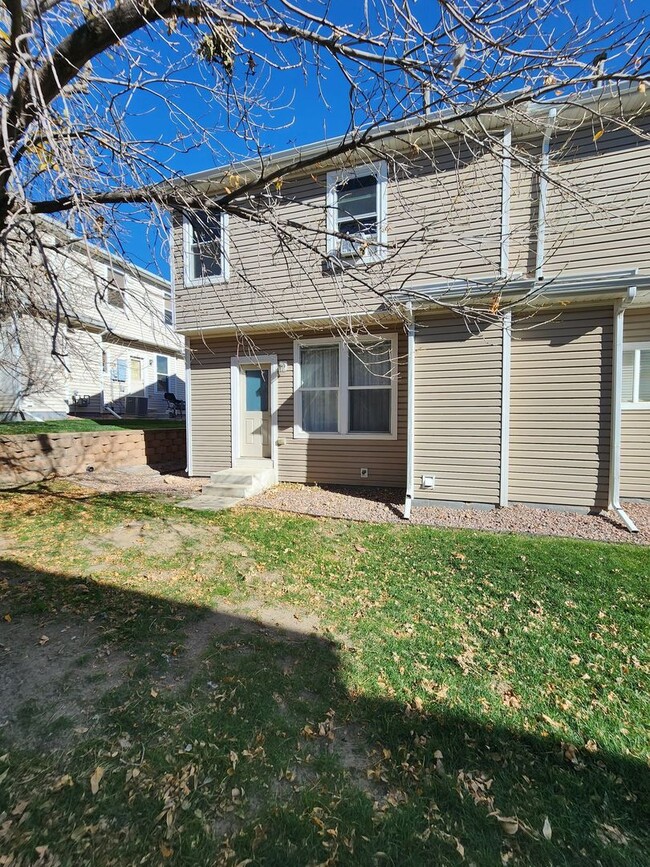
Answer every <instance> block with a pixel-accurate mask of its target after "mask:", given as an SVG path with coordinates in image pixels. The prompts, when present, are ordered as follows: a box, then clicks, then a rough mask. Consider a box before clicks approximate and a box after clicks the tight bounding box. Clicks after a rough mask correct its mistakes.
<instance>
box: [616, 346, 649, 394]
mask: <svg viewBox="0 0 650 867" xmlns="http://www.w3.org/2000/svg"><path fill="white" fill-rule="evenodd" d="M622 402H623V408H624V409H650V343H626V344H624V345H623V395H622Z"/></svg>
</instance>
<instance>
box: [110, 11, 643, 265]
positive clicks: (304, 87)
mask: <svg viewBox="0 0 650 867" xmlns="http://www.w3.org/2000/svg"><path fill="white" fill-rule="evenodd" d="M558 5H559V4H558ZM568 6H569V8H570V10H571V12H572V14H573V15H574V16H575V17H578V18H582V19H583V20H584V19H586V18H588V17H589V16H590V15H591V14H592V3H591V2H590V0H569V3H568ZM330 8H331V11H330V17H331V18H333V19H335V20H337V21H340V22H342V23H346V24H350V25H358V24H359V23H360V22H361V21H362V18H363V9H364V0H335V2H334V3H333V4H332V6H331V7H330ZM556 8H557V7H556ZM594 8H596V9H597V10H598V12H599V13H600V14H601V15H602V16H604V17H608V16H610V15H612V14H613V15H615V16H616V17H617V18H622V17H623V16H625V10H624V8H623V6H622V4H621V3H620V2H606V3H602V2H601V3H598V2H597V0H594ZM413 9H414V10H415V12H416V14H417V15H418V16H419V17H420V20H426V19H427V18H428V19H429V21H430V22H431V24H432V25H433V22H434V17H435V15H436V14H437V12H436V9H437V4H435V3H434V2H433V0H416V2H415V3H414V4H413ZM627 9H628V13H629V15H630V16H631V17H639V16H641V15H643V14H647V13H648V12H649V11H650V10H649V5H648V0H628V5H627ZM556 23H557V22H556ZM549 26H550V24H549ZM145 38H148V37H145ZM258 40H259V37H258ZM602 47H604V48H607V47H608V46H607V45H604V46H602ZM289 59H290V60H291V59H295V55H291V54H289ZM197 63H198V62H197ZM181 65H182V66H183V67H184V68H183V69H180V70H179V72H178V76H177V77H178V78H181V77H186V78H187V79H189V80H191V81H194V82H199V81H201V80H202V78H203V77H204V76H205V74H206V68H205V64H203V67H202V68H201V67H199V66H198V65H197V64H195V63H194V62H193V60H192V59H191V58H188V57H187V55H185V58H184V59H183V61H182V63H181ZM208 74H209V71H208ZM243 80H244V79H243V78H242V77H241V74H240V77H239V83H240V84H241V82H242V81H243ZM248 83H249V84H250V83H252V84H253V85H254V86H257V87H258V88H259V90H260V93H262V94H264V95H265V97H267V98H269V99H271V100H272V101H273V102H274V103H275V104H277V105H278V110H277V111H276V112H275V113H274V114H273V116H272V117H271V119H270V122H269V124H268V128H267V129H265V130H264V131H262V132H260V139H259V141H260V144H261V146H262V147H263V149H264V150H265V151H266V152H269V151H272V150H279V149H283V148H287V147H292V146H294V145H300V144H304V143H307V142H310V141H314V140H317V139H321V138H324V137H326V136H333V135H339V134H342V133H344V132H345V130H346V128H347V127H348V125H349V123H350V112H349V109H348V85H347V83H346V81H345V79H344V77H343V76H342V75H341V73H340V72H338V71H335V70H333V69H330V70H326V69H322V70H320V72H319V74H315V70H314V68H313V66H309V65H308V66H307V67H305V68H300V69H292V70H289V71H283V72H279V71H278V72H273V73H270V74H267V72H266V71H265V70H264V69H263V68H262V67H259V66H258V69H257V71H256V73H255V78H254V80H253V79H249V80H248ZM217 86H219V85H217ZM206 94H207V95H206ZM177 104H178V105H179V106H180V107H181V108H182V110H184V111H186V112H187V113H188V114H189V115H191V116H192V117H194V118H197V119H200V121H201V123H202V124H203V125H204V126H205V127H206V128H208V129H210V130H211V131H212V132H213V133H214V136H215V144H213V146H212V147H207V146H197V147H195V148H194V149H192V150H191V151H189V152H185V153H179V154H172V153H171V152H170V151H169V150H168V149H167V148H163V147H160V146H159V147H156V146H155V145H154V144H152V145H151V152H152V153H156V154H158V155H159V157H160V159H161V161H163V162H164V163H165V165H166V167H167V169H168V170H169V171H170V173H171V172H182V173H191V172H196V171H200V170H203V169H206V168H209V167H211V166H213V165H217V164H221V163H224V162H227V161H228V154H230V153H232V154H233V155H236V156H238V157H245V156H250V155H252V153H254V151H251V150H249V151H248V152H247V148H246V144H245V143H244V142H243V141H242V139H241V137H240V136H238V135H236V134H235V133H233V132H231V131H229V129H228V127H229V114H228V112H227V111H225V110H224V108H223V107H222V106H221V105H220V104H219V102H218V101H216V100H214V99H211V98H210V90H209V88H208V89H207V90H204V91H203V92H202V93H199V92H198V91H196V90H194V91H193V90H192V89H191V88H179V89H178V91H177ZM134 108H135V114H136V116H135V117H133V119H132V122H131V126H132V131H133V134H134V135H135V136H136V137H138V138H150V139H151V140H152V142H154V141H156V140H157V141H159V142H165V141H170V140H171V139H172V138H173V136H174V133H175V131H176V129H177V128H178V119H174V118H173V117H171V116H170V112H169V111H168V110H167V109H166V108H165V107H164V106H163V105H161V103H160V102H159V101H158V100H156V99H155V98H152V97H144V96H143V97H140V98H139V99H138V100H137V101H136V102H135V103H134ZM233 116H234V115H233V114H231V115H230V118H232V117H233ZM263 116H264V113H263V112H260V117H263ZM219 146H221V147H219ZM124 216H125V217H126V219H123V220H121V221H120V225H121V226H122V230H121V237H120V244H121V247H122V250H123V252H124V254H125V255H126V256H127V258H130V259H131V260H132V261H133V262H134V263H135V264H138V265H140V266H142V267H146V268H150V269H151V270H154V271H157V272H159V273H162V274H163V275H164V276H169V267H168V262H167V251H166V249H165V246H166V245H165V243H164V238H162V237H161V235H160V233H158V232H154V231H152V230H151V228H149V229H148V230H147V229H145V225H146V217H145V216H144V215H142V214H139V213H138V211H137V210H136V209H130V213H128V217H127V214H126V213H125V214H124Z"/></svg>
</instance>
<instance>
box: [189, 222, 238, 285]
mask: <svg viewBox="0 0 650 867" xmlns="http://www.w3.org/2000/svg"><path fill="white" fill-rule="evenodd" d="M226 217H227V215H226V214H225V213H223V212H222V211H192V212H191V213H189V214H186V215H185V217H184V221H183V240H184V245H183V246H184V259H185V283H186V285H189V286H192V285H197V284H200V283H217V282H221V281H224V280H227V279H228V254H227V246H228V238H227V234H228V233H227V220H226Z"/></svg>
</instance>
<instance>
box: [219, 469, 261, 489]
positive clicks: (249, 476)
mask: <svg viewBox="0 0 650 867" xmlns="http://www.w3.org/2000/svg"><path fill="white" fill-rule="evenodd" d="M210 484H212V485H222V484H223V485H254V484H262V485H263V486H267V485H272V484H275V474H274V472H273V468H272V467H258V468H256V467H252V466H251V467H237V468H235V469H232V470H219V472H217V473H212V474H211V476H210Z"/></svg>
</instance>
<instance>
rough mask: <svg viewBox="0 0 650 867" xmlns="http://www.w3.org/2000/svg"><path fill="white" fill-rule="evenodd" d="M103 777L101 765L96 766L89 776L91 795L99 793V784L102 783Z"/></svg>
mask: <svg viewBox="0 0 650 867" xmlns="http://www.w3.org/2000/svg"><path fill="white" fill-rule="evenodd" d="M103 776H104V768H102V767H101V765H97V767H96V768H95V770H94V771H93V772H92V774H91V775H90V791H91V792H92V793H93V795H96V794H97V792H98V791H99V784H100V783H101V781H102V777H103Z"/></svg>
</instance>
